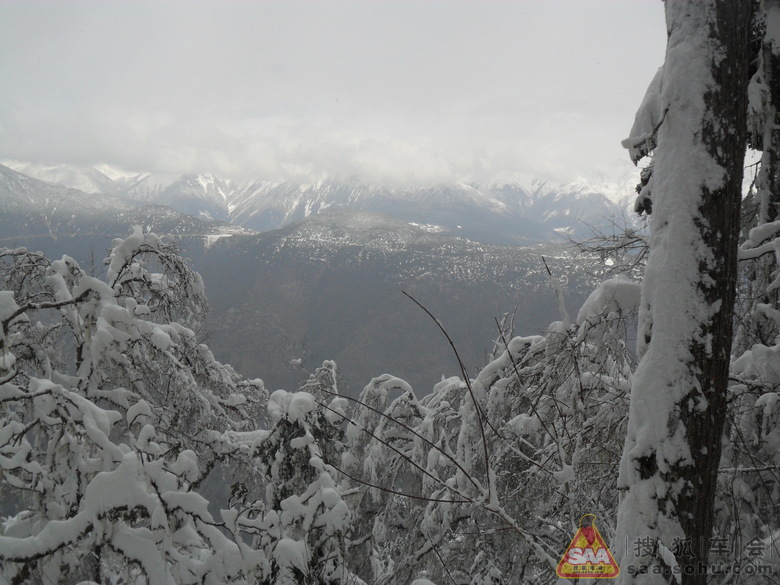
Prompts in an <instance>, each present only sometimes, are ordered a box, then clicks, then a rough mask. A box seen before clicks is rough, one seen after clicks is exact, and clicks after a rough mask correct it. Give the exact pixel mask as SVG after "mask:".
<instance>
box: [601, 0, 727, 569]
mask: <svg viewBox="0 0 780 585" xmlns="http://www.w3.org/2000/svg"><path fill="white" fill-rule="evenodd" d="M666 13H667V26H668V27H669V31H670V34H669V39H668V45H667V54H666V62H665V64H664V66H663V68H662V69H661V70H660V71H659V72H658V74H657V75H656V77H655V78H654V80H653V82H652V84H651V86H650V88H649V90H648V94H647V96H646V97H645V100H644V101H643V103H642V106H641V107H640V111H639V113H638V114H637V120H636V122H635V124H634V128H633V129H632V132H631V137H630V138H629V139H627V140H626V141H624V146H626V147H627V148H628V149H629V152H630V156H631V157H632V159H633V160H637V157H639V156H641V155H642V154H644V152H643V151H642V145H643V144H647V143H648V141H649V140H650V135H649V134H650V133H652V132H653V128H654V127H658V125H659V123H660V122H661V121H662V123H660V128H659V129H658V133H657V148H656V149H655V171H654V173H653V176H652V178H651V181H652V194H653V215H652V235H651V244H650V256H649V260H648V264H647V269H646V272H645V278H644V282H643V284H642V295H643V297H642V302H641V305H640V313H639V319H640V330H639V347H638V353H639V355H640V358H641V361H640V364H639V366H638V369H637V371H636V373H635V375H634V381H633V385H632V391H631V401H630V414H629V427H628V436H627V440H626V445H625V448H624V452H623V458H622V461H621V466H620V475H619V480H618V485H619V487H620V488H622V489H625V490H626V492H625V497H624V498H623V500H622V502H621V504H620V507H619V512H618V526H619V530H620V533H619V534H618V536H617V541H618V543H619V546H624V545H625V546H626V549H627V550H621V551H620V554H621V555H623V558H622V559H619V560H618V562H619V563H620V564H624V563H625V564H629V563H634V564H636V563H637V562H638V561H637V559H635V558H633V557H632V556H631V552H632V551H631V550H630V543H631V542H633V541H634V539H636V538H637V537H651V538H653V537H658V538H661V539H662V540H663V542H666V544H667V545H670V539H672V538H674V537H682V536H683V533H682V528H681V527H680V524H679V521H678V520H677V519H676V518H675V517H674V516H673V514H665V513H663V512H661V511H660V510H659V509H658V501H659V500H660V501H664V500H666V499H673V498H675V497H676V490H678V489H680V486H679V485H672V484H671V483H668V482H667V481H666V480H664V479H662V477H661V475H660V474H663V473H664V472H667V471H670V470H671V469H672V468H673V467H677V466H680V465H687V464H692V457H693V454H692V453H691V452H690V450H689V446H688V441H687V437H686V434H685V427H684V426H683V424H682V423H681V422H680V418H679V404H680V403H681V402H682V401H683V400H684V399H686V397H696V399H697V400H698V401H699V402H698V404H697V406H698V407H699V408H702V407H705V406H706V401H704V399H703V397H701V395H700V392H699V389H700V381H699V380H698V379H697V378H696V376H695V374H694V372H693V371H692V367H691V362H692V359H693V357H692V354H691V347H692V345H695V344H699V345H700V346H702V347H703V348H704V349H703V351H705V352H706V351H709V352H711V351H713V348H712V346H711V344H708V340H707V339H705V338H703V337H702V336H701V331H702V327H703V326H706V324H708V323H711V322H712V320H713V318H714V317H715V315H716V314H717V313H718V311H719V308H720V306H719V304H718V303H716V304H715V305H710V304H709V303H707V302H706V301H705V299H704V296H703V294H702V289H707V288H710V287H711V286H712V283H710V282H707V281H706V280H700V275H701V274H702V267H705V268H711V267H714V266H716V265H717V262H718V261H719V260H718V259H716V258H715V257H714V256H713V253H712V251H711V249H710V248H709V247H708V246H707V245H706V244H705V242H704V241H703V239H702V236H701V234H700V230H699V224H700V223H701V222H702V217H701V212H700V206H701V203H702V192H703V188H702V187H704V188H706V189H708V190H709V191H710V192H713V191H716V190H717V189H718V188H719V187H721V186H722V185H723V183H724V179H725V170H724V169H723V168H722V167H721V166H720V165H719V164H718V163H717V161H716V160H714V159H713V157H712V156H711V155H710V154H709V153H708V152H707V149H706V147H705V146H704V145H703V144H702V143H701V140H700V136H701V127H702V125H703V124H704V123H706V122H707V121H708V120H709V118H708V116H710V115H712V114H711V113H709V111H708V108H707V105H706V104H705V101H704V94H705V92H706V91H707V90H708V89H710V88H714V87H715V86H716V83H715V80H714V79H713V77H712V73H711V71H712V67H713V59H714V58H715V57H714V56H713V48H712V41H711V40H710V39H709V38H708V36H707V32H708V31H709V30H711V27H712V26H714V25H712V24H711V23H712V20H713V19H714V18H715V16H714V8H713V7H712V6H711V5H705V4H701V3H699V2H696V1H694V0H689V1H683V0H680V1H677V2H667V3H666ZM726 357H727V356H724V359H725V358H726ZM643 460H644V461H647V460H652V461H653V462H654V466H657V469H652V470H651V471H647V470H645V471H642V470H641V469H640V468H641V465H640V462H641V461H643ZM648 562H649V560H648Z"/></svg>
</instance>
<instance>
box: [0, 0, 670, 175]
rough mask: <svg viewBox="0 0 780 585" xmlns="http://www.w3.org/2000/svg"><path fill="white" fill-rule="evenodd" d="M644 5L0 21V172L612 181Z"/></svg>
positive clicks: (38, 14) (112, 6) (26, 13)
mask: <svg viewBox="0 0 780 585" xmlns="http://www.w3.org/2000/svg"><path fill="white" fill-rule="evenodd" d="M664 42H665V30H664V25H663V6H662V5H661V4H660V3H655V2H648V1H647V0H589V1H588V2H582V1H581V0H566V1H563V0H546V1H545V2H536V1H532V0H517V1H512V2H510V1H509V0H480V1H479V2H476V1H459V0H426V1H425V2H420V1H410V0H392V1H391V0H385V1H382V0H368V1H366V0H361V1H358V0H353V1H349V2H347V1H340V0H329V1H328V2H319V1H313V0H312V1H300V0H286V1H285V2H276V1H271V0H263V1H257V2H246V1H238V0H231V1H221V2H217V1H210V2H205V1H187V2H184V1H181V2H165V3H159V2H138V1H133V2H130V1H128V0H118V1H114V2H110V3H109V2H98V1H97V0H95V1H91V2H77V1H69V2H67V3H65V2H38V1H28V0H25V1H21V2H15V1H6V2H4V3H3V4H0V158H14V159H19V160H29V161H32V162H69V163H75V164H84V165H86V164H96V163H101V162H105V163H109V164H115V165H119V166H122V167H124V168H127V169H131V170H148V171H153V172H161V173H182V172H200V171H213V172H217V173H220V174H223V175H226V176H230V177H234V178H238V179H241V178H248V177H258V178H269V179H275V178H291V177H302V176H307V177H312V176H313V177H316V176H325V175H327V176H341V177H349V176H354V177H361V178H366V179H370V180H376V181H389V180H394V181H404V182H409V181H411V182H431V181H439V180H448V179H453V178H454V179H467V180H496V179H501V178H503V177H510V176H512V175H516V174H522V175H526V176H529V175H530V176H539V177H543V178H556V179H562V180H567V179H570V178H573V177H574V176H576V175H577V174H579V173H580V172H582V170H584V169H596V170H601V171H606V172H609V171H610V169H614V168H617V167H619V166H620V165H621V164H622V163H620V162H619V161H622V160H624V155H623V153H622V151H621V148H620V139H621V138H624V135H625V134H626V132H627V130H628V128H630V126H631V123H632V121H633V112H634V110H635V108H636V106H637V105H638V104H639V102H640V101H641V98H642V95H643V93H644V90H645V87H646V84H647V83H648V82H649V80H650V78H651V77H652V75H653V73H654V72H655V70H656V68H657V67H658V66H660V65H661V62H662V59H663V45H664Z"/></svg>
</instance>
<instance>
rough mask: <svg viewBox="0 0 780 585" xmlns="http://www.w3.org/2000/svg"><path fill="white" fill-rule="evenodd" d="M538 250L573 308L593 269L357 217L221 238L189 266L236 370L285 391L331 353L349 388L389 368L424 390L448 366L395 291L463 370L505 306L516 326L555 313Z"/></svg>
mask: <svg viewBox="0 0 780 585" xmlns="http://www.w3.org/2000/svg"><path fill="white" fill-rule="evenodd" d="M545 254H547V256H546V257H547V261H548V264H549V265H550V267H551V269H552V270H553V271H554V272H557V273H558V274H559V275H566V276H567V278H568V292H569V295H570V299H569V300H570V304H571V310H572V311H576V309H577V308H578V307H579V305H580V304H581V302H582V301H583V300H584V298H585V296H586V295H587V294H588V293H589V292H590V290H591V289H590V285H591V284H592V283H593V282H594V277H593V276H592V274H591V273H590V271H589V270H588V268H589V267H587V266H585V265H583V264H582V263H581V262H580V263H578V262H575V261H574V259H573V258H571V257H570V256H568V255H567V254H562V253H561V250H560V249H557V248H553V247H547V248H545V247H501V246H491V245H486V244H478V243H475V242H471V241H469V240H466V239H463V238H455V237H450V236H442V235H433V234H429V233H426V232H425V231H424V230H421V229H419V228H415V227H413V226H410V225H408V224H406V223H404V222H401V221H399V220H396V219H392V218H388V217H386V216H380V215H377V214H373V213H367V212H326V213H323V214H320V215H318V216H315V217H312V218H309V219H307V220H304V221H302V222H300V223H297V224H294V225H292V226H288V227H286V228H283V229H281V230H276V231H274V232H268V233H264V234H260V235H258V236H251V237H235V238H226V239H223V240H220V241H219V242H217V243H216V244H215V245H214V246H213V247H212V248H210V249H209V252H208V253H207V254H206V255H205V256H204V258H203V261H202V263H201V264H200V266H199V270H200V272H201V274H202V276H203V278H204V282H205V283H206V287H207V291H208V296H209V300H210V301H211V303H212V306H213V307H214V310H213V313H212V315H211V317H210V319H209V330H210V339H211V343H212V345H213V347H214V348H216V350H215V353H216V354H217V356H218V357H219V358H221V359H224V360H226V361H229V362H230V363H232V364H233V365H234V366H236V367H237V368H238V369H239V371H242V372H243V373H245V374H247V375H250V376H259V377H261V378H263V379H264V380H265V382H266V383H267V384H268V385H269V386H270V387H272V388H275V387H284V388H290V387H295V385H296V384H297V383H298V382H299V381H300V380H301V378H303V377H305V372H303V371H301V369H300V365H302V366H303V367H304V368H306V369H308V370H313V368H315V367H317V366H318V365H320V364H321V362H322V361H323V360H324V359H334V360H335V361H336V362H337V363H338V364H339V366H340V367H341V369H342V372H343V374H344V378H345V381H346V383H347V384H348V386H349V388H350V391H351V392H352V393H357V392H359V391H360V390H361V389H362V387H363V386H364V385H365V384H367V383H368V382H369V381H370V380H371V378H373V377H376V376H378V375H380V374H383V373H391V374H393V375H396V376H399V377H401V378H404V379H406V380H407V381H409V382H410V383H411V384H412V385H413V387H415V389H416V390H417V391H418V392H421V393H423V394H425V393H427V392H429V391H430V390H431V389H432V387H433V385H434V384H435V383H436V382H437V381H439V380H440V379H441V377H442V376H446V377H449V376H454V375H460V370H459V366H458V364H457V362H456V360H455V358H454V355H453V352H452V350H451V348H450V347H449V344H448V342H447V340H446V339H445V338H444V337H443V336H442V334H441V332H440V331H439V330H438V328H437V326H436V324H435V323H434V322H433V321H432V320H431V319H430V318H429V317H428V316H427V315H426V314H425V313H424V312H423V311H422V310H421V309H420V308H419V307H417V306H416V305H415V304H414V303H413V302H412V301H411V300H410V299H409V298H407V297H406V296H405V295H404V294H403V292H402V291H406V292H407V293H409V294H411V295H412V296H413V297H414V298H415V299H417V300H418V301H419V302H420V303H422V304H423V305H425V306H426V307H427V308H428V309H429V310H430V311H431V312H433V313H434V314H435V315H436V317H437V318H438V319H439V320H440V321H441V323H442V324H443V325H444V326H445V328H446V329H447V330H448V332H449V334H450V335H451V337H452V338H453V340H454V341H455V343H456V344H457V346H458V350H459V352H460V353H461V355H462V356H463V358H464V360H465V362H466V366H467V367H471V368H475V367H477V366H479V365H480V364H484V361H485V359H486V353H487V352H488V351H490V350H491V349H492V340H493V339H495V338H497V336H498V331H497V327H496V323H495V319H496V318H500V317H501V315H502V314H503V313H505V312H510V313H514V314H515V329H516V332H517V333H518V334H519V333H524V334H533V333H538V332H539V331H540V330H541V329H543V328H544V327H546V326H547V325H548V324H549V323H550V322H551V321H554V320H556V319H559V318H560V317H559V314H558V310H557V301H556V299H555V296H554V294H553V292H552V290H551V289H550V287H549V285H548V282H549V280H548V276H547V273H546V271H545V268H544V264H543V262H542V255H545ZM219 283H222V284H219ZM225 283H230V285H229V286H227V285H226V284H225ZM298 360H300V365H298V364H299V362H298Z"/></svg>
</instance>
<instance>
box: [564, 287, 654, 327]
mask: <svg viewBox="0 0 780 585" xmlns="http://www.w3.org/2000/svg"><path fill="white" fill-rule="evenodd" d="M640 295H641V287H640V285H639V284H638V283H636V282H634V281H632V280H631V279H629V278H628V277H627V276H625V275H620V276H617V277H615V278H610V279H609V280H605V281H604V282H602V283H601V284H600V285H599V287H598V288H597V289H596V290H594V291H593V292H592V293H590V296H588V298H587V299H586V300H585V302H584V303H583V305H582V307H581V308H580V311H579V313H577V324H578V325H582V324H583V323H584V322H585V321H587V320H588V319H590V318H592V317H598V316H600V315H603V314H605V313H607V312H616V313H622V314H624V315H625V314H628V313H630V312H632V311H635V310H636V309H638V308H639V299H640Z"/></svg>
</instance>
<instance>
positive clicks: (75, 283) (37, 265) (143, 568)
mask: <svg viewBox="0 0 780 585" xmlns="http://www.w3.org/2000/svg"><path fill="white" fill-rule="evenodd" d="M106 262H107V270H106V278H105V279H104V280H101V279H99V278H96V277H92V276H89V275H88V274H87V273H86V272H85V271H84V270H83V269H82V268H81V267H80V266H79V265H78V263H77V262H76V261H75V260H73V259H72V258H69V257H67V256H65V257H63V258H62V259H60V260H56V261H53V262H51V261H49V260H48V259H46V258H45V257H44V256H42V255H41V254H38V253H32V252H28V251H27V250H24V249H17V250H3V251H0V290H2V292H0V497H2V502H3V508H4V510H3V511H4V513H5V514H7V515H8V516H9V517H8V518H6V519H5V520H4V522H3V523H2V529H1V532H0V561H2V562H0V567H2V569H0V578H2V579H3V580H5V581H7V582H10V583H28V582H42V583H75V582H78V581H82V580H85V579H86V580H92V581H97V582H101V583H108V582H116V583H121V582H125V583H126V582H136V581H137V580H138V579H140V578H143V579H144V580H145V582H146V583H149V584H150V585H151V584H166V585H167V584H169V583H226V582H232V581H235V580H240V579H243V578H245V577H246V576H247V575H248V574H249V573H251V572H252V571H253V570H254V568H255V567H254V566H253V565H252V563H251V562H249V561H246V559H243V558H242V555H241V550H240V543H237V542H234V541H231V540H230V539H229V538H228V537H226V536H225V532H224V531H223V530H222V524H223V523H222V521H221V520H220V519H215V518H213V517H212V516H211V514H210V512H209V510H208V502H207V501H206V499H205V498H203V497H202V496H201V495H200V494H199V493H198V492H197V488H198V486H199V484H200V483H201V482H202V480H203V479H204V478H205V477H206V475H207V474H208V472H209V471H210V470H211V469H212V467H213V466H214V465H215V464H216V463H218V462H219V461H220V460H223V459H224V457H225V456H226V454H227V453H230V452H231V451H232V450H233V449H234V446H232V445H230V443H229V441H227V440H226V439H225V437H226V436H228V433H229V431H242V430H246V429H248V428H254V425H255V424H256V421H257V418H258V416H257V415H258V413H257V409H258V407H259V406H260V405H261V404H263V403H264V401H265V391H264V389H263V387H262V383H261V382H259V381H255V382H248V381H245V380H244V379H242V378H241V377H240V376H238V375H237V374H236V373H235V372H234V371H233V370H232V369H231V368H230V367H229V366H225V365H223V364H220V363H219V362H217V361H216V360H215V359H214V357H213V356H212V354H211V352H210V351H209V350H208V348H207V347H206V346H204V345H202V344H200V343H199V342H198V340H197V337H196V334H195V333H194V331H193V330H192V329H191V328H190V327H188V326H187V325H189V326H195V325H196V324H197V322H198V320H199V318H202V316H203V314H204V308H205V297H204V295H203V286H202V282H201V281H200V278H199V276H198V275H197V274H196V273H194V272H193V271H192V270H191V269H190V268H189V267H188V266H187V264H186V262H184V260H183V259H182V258H181V257H180V256H179V255H178V253H177V252H176V250H175V249H174V248H172V247H171V246H170V245H168V244H165V243H163V242H162V241H161V240H160V238H158V237H157V236H155V235H153V234H143V233H142V232H141V230H140V228H135V229H134V231H133V233H132V234H131V235H130V236H129V237H128V238H126V239H119V240H116V241H115V242H114V244H113V247H112V249H111V251H110V254H109V257H108V259H107V261H106ZM3 289H4V290H3Z"/></svg>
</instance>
